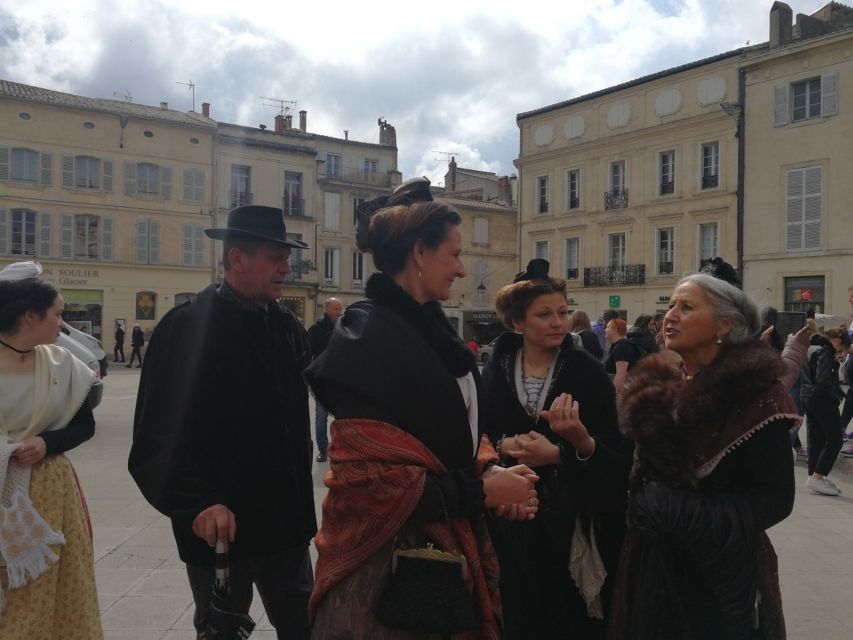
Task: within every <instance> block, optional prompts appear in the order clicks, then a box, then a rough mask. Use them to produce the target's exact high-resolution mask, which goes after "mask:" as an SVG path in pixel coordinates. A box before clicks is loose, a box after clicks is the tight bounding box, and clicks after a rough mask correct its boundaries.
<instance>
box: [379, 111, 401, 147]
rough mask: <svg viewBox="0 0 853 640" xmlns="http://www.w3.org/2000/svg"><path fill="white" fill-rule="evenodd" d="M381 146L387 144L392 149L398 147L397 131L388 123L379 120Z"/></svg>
mask: <svg viewBox="0 0 853 640" xmlns="http://www.w3.org/2000/svg"><path fill="white" fill-rule="evenodd" d="M378 123H379V144H387V145H389V146H392V147H396V146H397V130H396V129H394V127H392V126H391V125H390V124H388V122H387V121H386V120H385V119H383V118H379V120H378Z"/></svg>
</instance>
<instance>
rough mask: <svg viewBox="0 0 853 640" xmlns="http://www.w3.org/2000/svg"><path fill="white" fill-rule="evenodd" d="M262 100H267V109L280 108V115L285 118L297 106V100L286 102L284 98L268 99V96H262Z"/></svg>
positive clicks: (265, 104)
mask: <svg viewBox="0 0 853 640" xmlns="http://www.w3.org/2000/svg"><path fill="white" fill-rule="evenodd" d="M261 100H266V101H267V102H264V106H265V107H278V112H279V114H280V115H281V116H282V117H284V116H286V115H287V114H288V112H289V111H290V110H291V109H292V108H293V107H295V106H296V100H285V99H284V98H267V97H266V96H261Z"/></svg>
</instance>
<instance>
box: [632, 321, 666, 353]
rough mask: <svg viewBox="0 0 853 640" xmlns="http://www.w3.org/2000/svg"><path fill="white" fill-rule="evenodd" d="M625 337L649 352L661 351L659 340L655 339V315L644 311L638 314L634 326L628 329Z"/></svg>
mask: <svg viewBox="0 0 853 640" xmlns="http://www.w3.org/2000/svg"><path fill="white" fill-rule="evenodd" d="M625 338H626V339H627V340H630V341H631V342H633V343H634V344H636V345H637V346H638V347H640V348H641V349H642V350H643V351H645V352H646V353H647V354H648V353H657V352H658V351H660V348H659V347H658V344H657V340H656V339H655V325H654V317H653V316H650V315H648V314H645V313H644V314H641V315H639V316H637V319H636V320H635V321H634V326H633V327H632V328H631V329H630V330H629V331H628V333H627V335H626V336H625Z"/></svg>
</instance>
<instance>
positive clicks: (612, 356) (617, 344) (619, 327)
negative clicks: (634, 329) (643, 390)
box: [604, 318, 646, 393]
mask: <svg viewBox="0 0 853 640" xmlns="http://www.w3.org/2000/svg"><path fill="white" fill-rule="evenodd" d="M627 332H628V324H627V323H626V322H625V321H624V320H622V318H614V319H613V320H611V321H610V322H608V323H607V331H606V336H607V343H608V344H609V345H610V350H609V351H608V352H607V359H606V360H605V361H604V370H605V371H606V372H607V373H609V374H610V375H611V376H613V386H614V387H616V392H617V393H618V392H619V389H621V388H622V383H624V382H625V376H626V375H628V372H629V371H630V370H631V369H633V368H634V365H635V364H636V363H637V361H638V360H639V359H640V358H642V357H643V356H644V355H646V353H645V351H643V350H642V349H641V348H640V347H639V346H637V345H636V344H633V343H631V342H630V341H629V340H626V334H627Z"/></svg>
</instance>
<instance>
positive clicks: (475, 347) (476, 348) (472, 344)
mask: <svg viewBox="0 0 853 640" xmlns="http://www.w3.org/2000/svg"><path fill="white" fill-rule="evenodd" d="M466 344H467V346H468V349H470V350H471V353H473V354H474V358H476V357H477V356H478V355H480V345H479V344H477V341H476V340H474V338H471V339H470V340H469V341H468V342H467V343H466Z"/></svg>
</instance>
